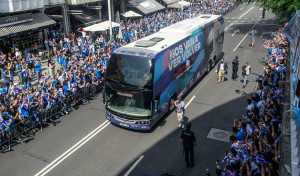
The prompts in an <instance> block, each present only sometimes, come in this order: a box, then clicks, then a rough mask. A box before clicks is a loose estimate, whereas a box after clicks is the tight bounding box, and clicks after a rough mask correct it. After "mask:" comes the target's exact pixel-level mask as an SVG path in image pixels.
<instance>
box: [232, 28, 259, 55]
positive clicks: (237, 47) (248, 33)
mask: <svg viewBox="0 0 300 176" xmlns="http://www.w3.org/2000/svg"><path fill="white" fill-rule="evenodd" d="M255 25H256V24H254V25H253V26H252V28H251V29H250V30H249V32H247V34H246V35H245V36H244V38H243V39H242V40H241V41H240V43H239V44H238V45H237V46H236V47H235V48H234V50H233V51H235V50H236V49H237V48H238V47H239V46H240V44H241V43H242V42H243V41H244V40H245V38H246V37H247V36H248V34H249V33H250V32H251V30H252V29H253V28H254V27H255Z"/></svg>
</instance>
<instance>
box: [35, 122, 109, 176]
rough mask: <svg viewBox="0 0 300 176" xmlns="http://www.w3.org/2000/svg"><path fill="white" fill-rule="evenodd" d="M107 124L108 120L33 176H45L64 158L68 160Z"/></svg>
mask: <svg viewBox="0 0 300 176" xmlns="http://www.w3.org/2000/svg"><path fill="white" fill-rule="evenodd" d="M109 124H110V123H109V121H108V120H106V121H105V122H103V123H102V124H101V125H99V126H98V127H97V128H96V129H94V130H93V131H92V132H90V133H89V134H88V135H86V136H85V137H84V138H82V139H81V140H80V141H79V142H77V143H76V144H75V145H73V146H72V147H71V148H69V149H68V150H67V151H66V152H65V153H63V154H61V155H60V156H59V157H57V158H56V159H55V160H54V161H52V162H51V163H50V164H48V165H47V166H46V167H45V168H44V169H42V170H41V171H40V172H38V173H37V174H35V176H44V175H46V174H47V173H48V172H50V171H51V170H52V169H53V168H55V167H56V166H57V165H58V164H60V163H61V162H62V161H64V160H65V159H66V158H68V157H69V156H70V155H71V154H73V153H74V152H76V151H77V150H78V149H79V148H80V147H81V146H83V145H84V144H85V143H87V142H88V141H89V140H91V139H92V138H93V137H94V136H96V135H97V134H98V133H99V132H101V131H102V130H103V129H104V128H106V127H107V126H108V125H109Z"/></svg>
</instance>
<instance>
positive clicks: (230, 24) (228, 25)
mask: <svg viewBox="0 0 300 176" xmlns="http://www.w3.org/2000/svg"><path fill="white" fill-rule="evenodd" d="M233 24H234V22H232V23H230V24H229V25H228V26H227V27H226V28H225V29H224V31H227V30H228V29H229V28H230V27H231V26H232V25H233Z"/></svg>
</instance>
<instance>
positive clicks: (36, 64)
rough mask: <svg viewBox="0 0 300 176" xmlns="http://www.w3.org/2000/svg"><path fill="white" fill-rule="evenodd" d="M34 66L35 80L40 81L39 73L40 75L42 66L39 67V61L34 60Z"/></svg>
mask: <svg viewBox="0 0 300 176" xmlns="http://www.w3.org/2000/svg"><path fill="white" fill-rule="evenodd" d="M34 67H35V72H36V76H37V80H38V81H40V75H41V71H42V68H41V64H40V63H39V61H37V60H35V63H34Z"/></svg>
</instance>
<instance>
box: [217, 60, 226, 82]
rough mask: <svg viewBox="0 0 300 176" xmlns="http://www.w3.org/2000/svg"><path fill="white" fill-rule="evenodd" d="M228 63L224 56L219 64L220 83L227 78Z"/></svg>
mask: <svg viewBox="0 0 300 176" xmlns="http://www.w3.org/2000/svg"><path fill="white" fill-rule="evenodd" d="M227 69H228V66H227V63H226V62H225V61H224V58H222V59H221V62H220V63H219V64H218V69H217V72H218V75H219V79H218V83H221V82H224V78H225V74H227Z"/></svg>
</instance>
